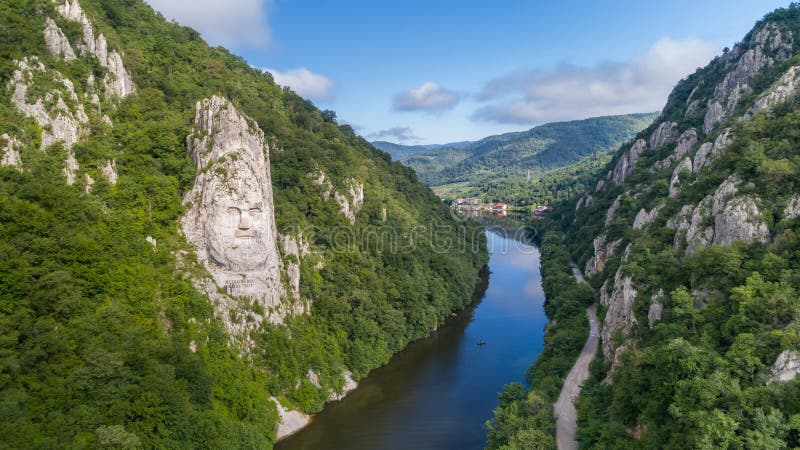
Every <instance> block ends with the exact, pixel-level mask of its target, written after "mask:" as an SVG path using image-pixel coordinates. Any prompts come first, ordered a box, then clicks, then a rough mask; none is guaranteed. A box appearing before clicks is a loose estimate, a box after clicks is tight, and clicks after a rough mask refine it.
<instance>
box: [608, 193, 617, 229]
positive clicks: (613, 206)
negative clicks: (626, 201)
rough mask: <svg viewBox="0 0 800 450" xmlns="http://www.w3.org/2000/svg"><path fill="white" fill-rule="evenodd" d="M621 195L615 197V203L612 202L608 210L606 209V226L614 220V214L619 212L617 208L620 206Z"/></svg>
mask: <svg viewBox="0 0 800 450" xmlns="http://www.w3.org/2000/svg"><path fill="white" fill-rule="evenodd" d="M620 197H621V195H619V196H617V198H615V199H614V203H612V204H611V206H610V207H609V208H608V211H606V221H605V225H606V226H609V225H610V224H611V222H612V221H613V220H614V215H615V214H616V213H617V210H618V209H619V207H620V202H619V198H620Z"/></svg>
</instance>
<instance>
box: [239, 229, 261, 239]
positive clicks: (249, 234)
mask: <svg viewBox="0 0 800 450" xmlns="http://www.w3.org/2000/svg"><path fill="white" fill-rule="evenodd" d="M256 234H257V233H256V230H236V232H235V233H234V236H235V237H237V238H254V237H256Z"/></svg>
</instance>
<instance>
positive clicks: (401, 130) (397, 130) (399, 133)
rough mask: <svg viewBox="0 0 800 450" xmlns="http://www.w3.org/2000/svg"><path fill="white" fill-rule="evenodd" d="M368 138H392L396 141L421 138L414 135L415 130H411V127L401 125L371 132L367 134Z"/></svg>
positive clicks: (375, 139)
mask: <svg viewBox="0 0 800 450" xmlns="http://www.w3.org/2000/svg"><path fill="white" fill-rule="evenodd" d="M367 138H369V139H371V140H373V141H378V140H382V139H392V140H394V141H396V142H408V141H419V138H418V137H417V136H415V135H414V132H413V131H411V128H410V127H401V126H396V127H392V128H389V129H386V130H380V131H376V132H375V133H370V134H368V135H367Z"/></svg>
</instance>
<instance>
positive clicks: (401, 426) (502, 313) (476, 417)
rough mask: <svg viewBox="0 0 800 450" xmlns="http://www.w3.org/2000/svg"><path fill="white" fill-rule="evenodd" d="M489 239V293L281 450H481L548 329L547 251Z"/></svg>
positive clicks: (479, 292) (481, 290)
mask: <svg viewBox="0 0 800 450" xmlns="http://www.w3.org/2000/svg"><path fill="white" fill-rule="evenodd" d="M487 236H488V243H489V250H490V252H491V258H490V261H489V270H490V271H491V275H490V276H489V280H488V287H487V286H486V285H485V282H484V283H479V286H478V287H477V288H476V298H475V303H473V305H472V306H471V307H470V308H468V309H466V310H465V311H463V312H461V313H460V314H459V315H458V316H456V317H454V318H452V319H450V320H449V321H448V322H447V323H446V324H445V325H444V326H443V327H441V328H440V329H439V330H438V331H437V332H436V333H434V334H433V335H431V337H429V338H427V339H423V340H420V341H418V342H415V343H413V344H411V345H409V346H408V347H407V348H406V349H405V350H403V351H402V352H400V353H398V354H397V355H395V356H394V357H393V358H392V360H391V361H390V363H389V364H387V365H386V366H384V367H381V368H379V369H376V370H374V371H373V372H372V373H370V375H369V376H368V377H367V378H366V379H364V380H361V384H360V386H359V387H358V388H357V389H356V390H354V391H353V392H351V393H350V394H348V395H347V397H345V399H344V400H342V401H340V402H336V403H332V404H329V405H328V406H327V407H326V408H325V410H324V411H323V412H321V413H320V414H318V415H317V416H316V417H315V418H314V421H313V422H312V423H311V424H310V425H309V426H308V427H306V428H305V429H303V430H301V431H300V432H298V433H297V434H295V435H294V436H291V437H289V438H287V439H285V440H283V441H281V442H280V443H278V444H277V445H276V447H275V448H276V449H277V450H312V449H313V450H317V449H319V450H327V449H343V450H344V449H347V450H361V449H363V450H367V449H369V450H376V449H392V450H393V449H397V450H409V449H414V450H420V449H458V450H462V449H480V448H483V446H484V442H485V439H486V430H485V428H484V426H483V424H484V422H485V421H486V420H488V419H489V418H491V416H492V410H493V409H494V408H495V407H496V406H497V393H498V392H500V391H501V390H502V388H503V385H505V384H506V383H510V382H512V381H519V382H524V373H525V370H526V369H527V368H528V366H530V364H531V363H532V362H533V361H534V359H535V358H536V356H537V355H538V354H539V352H540V351H541V350H542V346H543V343H544V327H545V324H546V323H547V317H546V316H545V313H544V293H543V292H542V284H541V275H540V273H539V252H538V251H537V250H536V248H534V247H531V246H528V245H525V244H521V243H519V242H517V241H514V240H513V239H510V238H507V237H503V236H501V235H500V234H496V233H493V232H489V231H487ZM481 284H483V286H481ZM481 340H483V341H485V345H480V346H479V345H477V343H478V342H479V341H481Z"/></svg>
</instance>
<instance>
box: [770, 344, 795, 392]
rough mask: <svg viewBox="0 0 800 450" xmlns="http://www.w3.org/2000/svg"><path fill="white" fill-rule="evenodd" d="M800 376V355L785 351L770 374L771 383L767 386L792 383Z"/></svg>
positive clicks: (779, 356)
mask: <svg viewBox="0 0 800 450" xmlns="http://www.w3.org/2000/svg"><path fill="white" fill-rule="evenodd" d="M797 374H800V353H798V352H796V351H793V350H785V351H783V352H782V353H781V354H780V355H778V359H776V360H775V364H773V365H772V369H771V370H770V372H769V381H767V384H772V383H779V382H782V381H792V380H794V379H795V377H797Z"/></svg>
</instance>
